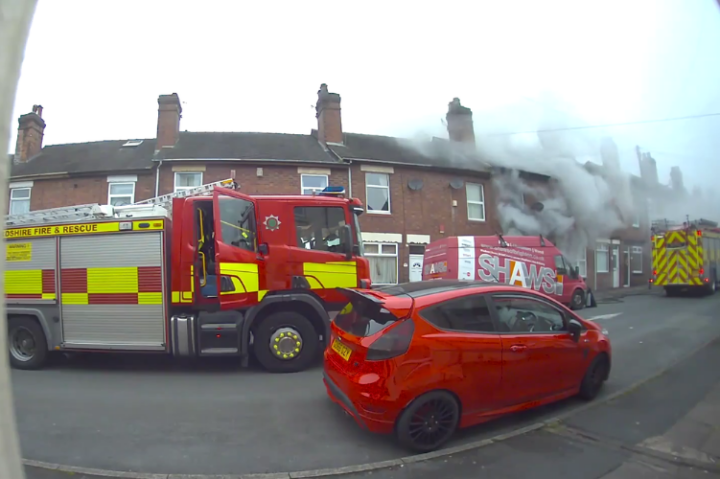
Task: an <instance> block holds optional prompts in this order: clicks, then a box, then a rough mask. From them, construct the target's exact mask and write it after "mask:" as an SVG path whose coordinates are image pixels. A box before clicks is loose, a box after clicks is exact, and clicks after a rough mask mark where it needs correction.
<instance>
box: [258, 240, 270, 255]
mask: <svg viewBox="0 0 720 479" xmlns="http://www.w3.org/2000/svg"><path fill="white" fill-rule="evenodd" d="M258 251H259V252H260V254H261V255H263V256H267V255H268V253H270V247H269V246H268V244H267V243H260V244H259V245H258Z"/></svg>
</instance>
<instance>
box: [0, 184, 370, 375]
mask: <svg viewBox="0 0 720 479" xmlns="http://www.w3.org/2000/svg"><path fill="white" fill-rule="evenodd" d="M362 212H363V205H362V203H361V202H360V201H359V200H357V199H354V198H346V197H345V194H344V189H343V188H342V187H328V188H326V189H325V190H323V192H321V193H319V194H316V195H305V196H300V195H298V196H249V195H245V194H242V193H240V192H239V191H238V188H237V185H236V184H235V183H234V181H233V180H224V181H221V182H217V183H213V184H210V185H205V186H202V187H199V188H195V189H193V190H188V191H181V192H178V193H174V194H170V195H165V196H161V197H158V198H154V199H151V200H146V201H142V202H139V203H135V204H133V205H127V206H109V205H82V206H75V207H71V208H55V209H50V210H42V211H35V212H30V213H27V214H24V215H13V216H8V217H7V220H6V228H7V229H6V232H5V238H6V261H7V263H6V265H7V268H6V272H5V296H6V303H7V315H8V324H9V340H10V341H9V346H10V360H11V364H12V365H13V366H14V367H16V368H22V369H35V368H40V367H42V366H43V365H44V364H45V362H46V359H47V357H48V354H49V353H50V352H52V351H88V352H89V351H96V352H97V351H102V352H109V351H118V352H119V351H123V352H131V351H132V352H148V353H149V352H156V353H165V354H172V355H174V356H189V357H195V356H237V357H239V358H240V359H241V361H242V364H243V365H247V363H248V359H249V356H250V354H251V353H252V354H254V355H255V357H256V358H257V360H258V362H259V363H260V364H261V365H262V366H263V367H265V368H266V369H267V370H269V371H273V372H292V371H300V370H302V369H305V368H307V367H308V366H309V365H310V363H311V362H312V361H313V359H314V358H317V357H318V355H319V353H320V351H321V349H322V347H323V345H324V342H325V341H326V340H327V338H328V336H329V335H328V327H329V315H328V311H334V310H339V309H340V308H341V306H342V304H344V297H343V295H342V294H340V293H338V292H337V291H336V289H335V288H338V287H344V288H355V287H360V288H367V287H369V286H370V272H369V265H368V261H367V259H365V258H363V257H362V241H361V236H360V227H359V223H358V216H359V215H360V214H361V213H362Z"/></svg>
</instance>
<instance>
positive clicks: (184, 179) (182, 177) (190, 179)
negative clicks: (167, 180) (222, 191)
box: [175, 171, 203, 193]
mask: <svg viewBox="0 0 720 479" xmlns="http://www.w3.org/2000/svg"><path fill="white" fill-rule="evenodd" d="M202 180H203V174H202V173H201V172H198V173H195V172H185V171H183V172H180V171H176V172H175V192H176V193H177V192H178V191H183V190H189V189H192V188H195V187H198V186H202Z"/></svg>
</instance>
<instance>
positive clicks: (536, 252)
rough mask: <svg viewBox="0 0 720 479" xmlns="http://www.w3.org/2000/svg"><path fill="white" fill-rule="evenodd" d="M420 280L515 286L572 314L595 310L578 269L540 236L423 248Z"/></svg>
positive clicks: (453, 240)
mask: <svg viewBox="0 0 720 479" xmlns="http://www.w3.org/2000/svg"><path fill="white" fill-rule="evenodd" d="M422 278H423V280H432V279H458V280H464V281H488V282H502V283H507V284H515V285H518V286H523V287H525V288H532V289H534V290H535V291H540V292H542V293H545V294H547V295H549V296H550V297H552V298H554V299H556V300H557V301H559V302H561V303H563V304H566V305H568V306H570V307H571V308H572V309H582V308H584V307H586V306H587V307H594V306H597V304H596V303H595V298H594V297H593V294H592V291H590V288H589V287H588V286H587V285H586V284H585V280H584V279H583V278H582V276H580V273H579V271H578V268H577V267H574V266H572V263H570V261H569V260H568V259H567V258H565V257H564V256H563V254H562V253H561V252H560V250H559V249H558V248H557V247H556V246H555V245H553V244H552V243H551V242H550V241H549V240H547V239H545V238H543V237H542V236H508V237H503V236H501V235H497V236H453V237H450V238H444V239H441V240H438V241H434V242H432V243H430V245H428V247H427V248H426V249H425V257H424V261H423V275H422Z"/></svg>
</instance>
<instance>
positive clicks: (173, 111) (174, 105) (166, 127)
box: [155, 93, 182, 150]
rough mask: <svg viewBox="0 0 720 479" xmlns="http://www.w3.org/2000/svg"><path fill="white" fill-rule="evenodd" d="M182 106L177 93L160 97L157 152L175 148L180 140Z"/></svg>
mask: <svg viewBox="0 0 720 479" xmlns="http://www.w3.org/2000/svg"><path fill="white" fill-rule="evenodd" d="M180 118H182V106H181V105H180V97H179V96H178V94H177V93H173V94H172V95H160V96H159V97H158V123H157V145H156V146H155V149H156V150H161V149H162V148H167V147H170V148H171V147H173V146H175V145H176V144H177V142H178V140H179V139H180Z"/></svg>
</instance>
